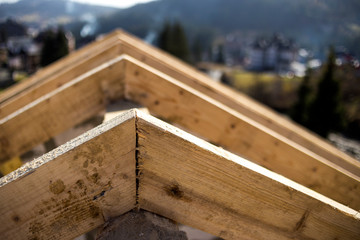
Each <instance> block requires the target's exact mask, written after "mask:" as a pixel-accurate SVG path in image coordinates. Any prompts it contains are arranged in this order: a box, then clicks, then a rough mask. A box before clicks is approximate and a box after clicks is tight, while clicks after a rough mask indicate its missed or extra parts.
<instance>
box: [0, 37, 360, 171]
mask: <svg viewBox="0 0 360 240" xmlns="http://www.w3.org/2000/svg"><path fill="white" fill-rule="evenodd" d="M111 44H113V45H116V47H118V48H119V50H114V51H112V50H111V49H112V48H108V46H110V45H111ZM114 47H115V46H114ZM106 49H108V53H106V52H107V50H106ZM101 51H104V53H102V54H99V55H98V56H96V55H94V57H93V59H92V60H89V59H90V56H92V54H94V53H101ZM118 51H120V52H121V53H125V54H128V55H131V56H132V57H134V58H136V59H138V60H140V61H141V62H143V63H146V64H148V65H150V66H152V67H153V68H155V69H157V70H159V71H161V72H163V73H165V74H167V75H169V76H171V77H173V78H175V79H177V80H179V81H181V82H183V83H185V84H187V85H189V86H191V87H192V88H194V89H196V90H197V91H200V92H202V93H204V94H205V95H207V96H209V97H211V98H213V99H215V100H217V101H219V102H221V103H223V104H224V105H226V106H228V107H230V108H232V109H234V110H236V111H238V112H239V113H241V114H243V115H245V116H247V117H249V118H250V119H252V120H254V121H256V122H258V123H260V124H262V125H264V126H265V127H267V128H269V129H271V130H273V131H275V132H277V133H278V134H280V135H282V136H284V137H286V138H288V139H290V140H291V141H293V142H295V143H297V144H298V145H300V146H302V147H304V148H306V149H308V150H310V151H312V152H314V153H315V154H317V155H319V156H320V157H322V158H325V159H327V160H329V161H331V162H332V163H334V164H336V165H337V166H339V167H341V168H343V169H345V170H347V171H348V172H350V173H352V174H354V175H356V176H360V162H358V161H356V160H355V159H353V158H352V157H350V156H348V155H347V154H345V153H342V152H341V151H339V150H338V149H336V148H335V147H334V146H332V145H331V144H329V143H328V142H326V141H324V139H322V138H320V137H318V136H316V135H314V134H313V133H310V132H309V131H308V130H306V129H304V128H302V127H301V126H299V125H297V124H295V123H293V122H291V121H290V120H288V119H285V118H283V117H281V116H280V115H278V114H277V113H275V112H274V111H272V110H271V109H269V108H267V107H265V106H264V105H262V104H259V103H258V102H256V101H254V100H252V99H250V98H249V97H247V96H245V95H244V94H241V93H239V92H235V91H234V90H232V89H230V88H228V87H226V86H224V85H221V84H218V83H216V82H213V81H211V79H210V78H209V77H207V76H206V75H205V74H203V73H201V72H199V71H196V70H195V69H194V68H192V67H190V66H189V65H187V64H185V63H183V62H181V61H180V60H178V59H176V58H174V57H172V56H171V55H169V54H167V53H165V52H163V51H161V50H159V49H156V48H154V47H152V46H150V45H148V44H146V43H144V42H143V41H141V40H140V39H138V38H136V37H134V36H131V35H129V34H127V33H126V32H123V31H121V30H117V31H114V32H112V33H111V34H109V35H107V36H105V38H104V39H102V40H100V41H98V42H96V43H93V44H91V45H90V46H87V47H85V48H83V49H81V50H80V51H78V52H77V53H76V54H72V55H70V56H69V57H67V58H65V59H63V60H60V61H59V63H56V64H54V65H52V66H50V67H48V68H46V69H44V70H42V71H40V72H39V73H37V74H36V75H35V76H34V77H31V78H30V79H29V80H28V81H26V82H24V84H20V85H19V86H15V87H14V89H9V91H6V92H5V94H1V95H0V100H1V99H3V100H4V98H2V96H6V95H9V94H10V95H11V94H12V96H13V98H10V100H9V101H7V102H5V103H3V104H2V105H1V106H0V118H1V117H5V116H7V115H8V114H10V113H11V112H13V111H15V110H17V109H19V107H22V106H24V105H26V104H28V103H29V102H30V101H32V100H34V99H36V98H37V97H39V96H41V95H42V94H45V93H47V92H49V91H51V90H54V89H55V88H56V87H58V86H59V85H61V84H63V83H64V82H67V81H70V80H72V78H73V77H75V76H77V74H79V73H80V72H81V71H83V72H85V71H87V70H88V69H89V68H90V67H91V66H93V65H92V63H93V64H95V63H97V62H102V61H106V60H107V58H106V57H104V56H107V57H109V56H112V54H115V55H116V54H117V53H118ZM108 54H110V55H108ZM80 60H81V61H80ZM79 61H80V63H79ZM52 80H54V83H51V82H52ZM43 81H44V83H42V82H43ZM41 83H42V84H41ZM16 89H17V91H14V90H16ZM3 100H1V101H3ZM1 101H0V102H1Z"/></svg>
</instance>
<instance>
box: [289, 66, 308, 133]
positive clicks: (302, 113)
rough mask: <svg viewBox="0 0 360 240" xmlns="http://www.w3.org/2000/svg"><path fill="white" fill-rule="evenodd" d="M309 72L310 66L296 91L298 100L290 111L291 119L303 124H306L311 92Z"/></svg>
mask: <svg viewBox="0 0 360 240" xmlns="http://www.w3.org/2000/svg"><path fill="white" fill-rule="evenodd" d="M311 74H312V71H311V68H307V69H306V74H305V76H304V78H303V80H302V82H301V84H300V86H299V89H298V92H297V95H298V100H297V102H296V103H295V104H294V106H293V107H292V109H291V113H290V116H291V118H292V119H294V120H295V121H296V122H298V123H300V124H302V125H304V126H307V124H308V120H309V104H310V100H311V94H312V89H311V85H310V79H311Z"/></svg>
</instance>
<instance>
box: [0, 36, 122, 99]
mask: <svg viewBox="0 0 360 240" xmlns="http://www.w3.org/2000/svg"><path fill="white" fill-rule="evenodd" d="M120 32H121V31H120V30H116V31H113V32H112V33H110V34H108V35H107V36H105V37H104V38H103V39H102V40H100V41H95V42H93V43H91V44H89V45H87V46H85V47H83V48H81V49H79V50H77V51H75V52H73V53H70V54H69V55H67V56H65V57H64V58H62V59H60V60H58V61H56V62H54V63H52V64H50V65H49V66H47V67H45V68H43V69H40V70H38V71H37V72H36V73H35V74H34V75H32V76H31V77H29V78H28V79H26V80H24V81H21V82H20V83H18V84H16V85H14V86H12V87H10V88H9V89H7V90H6V91H4V92H2V93H1V94H0V103H4V102H6V101H8V100H9V99H11V98H13V97H16V96H17V95H19V94H21V93H22V92H24V91H26V90H27V89H29V88H32V87H34V86H36V85H37V84H39V83H41V82H43V81H46V79H47V78H49V77H51V76H53V75H54V74H58V73H60V72H63V71H66V70H67V69H68V68H69V67H72V66H73V65H74V64H76V63H78V62H79V61H81V60H83V59H86V58H88V57H89V56H91V53H92V52H93V51H97V52H99V51H100V52H101V51H103V48H104V47H106V46H108V45H109V44H111V43H112V42H114V41H117V36H118V35H119V33H120Z"/></svg>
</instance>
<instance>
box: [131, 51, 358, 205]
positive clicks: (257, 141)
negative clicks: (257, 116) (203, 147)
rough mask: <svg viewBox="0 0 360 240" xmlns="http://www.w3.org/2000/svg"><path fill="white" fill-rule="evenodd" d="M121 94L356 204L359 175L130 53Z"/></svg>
mask: <svg viewBox="0 0 360 240" xmlns="http://www.w3.org/2000/svg"><path fill="white" fill-rule="evenodd" d="M124 59H126V60H127V62H126V84H125V86H126V87H125V96H126V98H127V99H129V100H132V101H135V102H137V103H140V104H142V105H143V106H145V107H147V108H148V109H149V111H150V113H152V114H155V115H156V116H158V117H159V118H162V119H166V120H167V121H169V122H171V123H173V124H176V125H177V126H181V127H183V128H185V129H186V130H187V131H189V132H190V133H196V135H198V136H201V137H203V138H205V139H206V140H208V141H210V142H213V143H216V144H218V145H220V146H222V147H224V148H225V149H227V150H230V151H232V152H234V153H236V154H239V155H240V156H244V157H245V158H247V159H249V160H251V161H254V162H256V163H258V164H260V165H262V166H265V167H266V168H268V169H270V170H272V171H275V172H277V173H279V174H281V175H283V176H285V177H288V178H290V179H292V180H293V181H296V182H298V183H300V184H302V185H304V186H306V187H309V188H311V189H313V190H315V191H317V192H319V193H321V194H323V195H325V196H327V197H330V198H332V199H334V200H336V201H338V202H340V203H342V204H345V205H348V206H350V207H352V208H354V209H360V178H359V177H358V176H355V175H353V174H351V173H349V172H347V171H346V170H344V169H341V168H340V167H338V166H336V165H335V164H333V163H331V162H329V161H328V160H326V159H324V158H322V157H320V156H318V155H316V154H314V153H312V152H311V151H309V150H307V149H305V148H303V147H301V146H299V145H297V144H296V143H293V142H291V141H289V140H288V139H286V138H284V137H283V136H281V135H279V134H277V133H275V132H273V131H272V130H270V129H268V128H265V127H264V126H262V125H260V124H258V123H257V122H255V121H253V120H251V119H249V118H247V117H245V116H244V115H241V114H239V113H238V112H236V111H234V110H232V109H230V108H228V107H226V106H225V105H223V104H221V103H219V102H217V101H215V100H213V99H211V98H209V97H207V96H205V95H204V94H202V93H200V92H198V91H196V90H194V89H192V88H190V87H188V86H186V85H184V84H183V83H181V82H179V81H176V80H175V79H173V78H170V77H169V76H167V75H165V74H163V73H161V72H158V71H157V70H155V69H152V68H150V67H148V66H147V65H145V64H143V63H141V62H139V61H137V60H135V59H132V58H130V57H127V58H124Z"/></svg>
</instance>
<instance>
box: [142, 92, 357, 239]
mask: <svg viewBox="0 0 360 240" xmlns="http://www.w3.org/2000/svg"><path fill="white" fill-rule="evenodd" d="M154 91H156V89H154ZM189 100H190V101H191V100H192V99H189ZM215 121H216V119H215ZM136 128H137V134H138V155H137V156H138V166H139V169H140V171H139V173H140V174H139V193H138V194H139V206H140V207H141V208H143V209H145V210H147V211H150V212H154V213H157V214H160V215H162V216H165V217H167V218H170V219H173V220H175V221H177V222H180V223H183V224H186V225H189V226H192V227H195V228H198V229H200V230H203V231H206V232H209V233H211V234H214V235H217V236H220V237H222V238H225V239H318V240H321V239H324V240H325V239H359V236H360V213H359V212H357V211H354V210H352V209H350V208H348V207H346V206H343V205H341V204H339V203H337V202H334V201H333V200H331V199H328V198H326V197H324V196H322V195H320V194H318V193H316V192H314V191H311V190H310V189H307V188H305V187H303V186H301V185H299V184H297V183H295V182H292V181H290V180H288V179H286V178H284V177H282V176H280V175H278V174H275V173H273V172H270V171H268V170H266V169H264V168H262V167H260V166H258V165H256V164H254V163H252V162H249V161H247V160H245V159H243V158H240V157H238V156H235V155H233V154H231V153H229V152H227V151H225V150H222V149H220V148H217V147H214V146H213V145H211V144H209V143H207V142H205V141H203V140H200V139H198V138H196V137H193V136H191V135H190V134H187V133H185V132H183V131H181V130H179V129H177V128H175V127H173V126H171V125H168V124H165V123H163V122H161V121H159V120H157V119H155V118H153V117H151V116H148V115H145V114H143V113H141V112H138V113H137V122H136Z"/></svg>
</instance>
